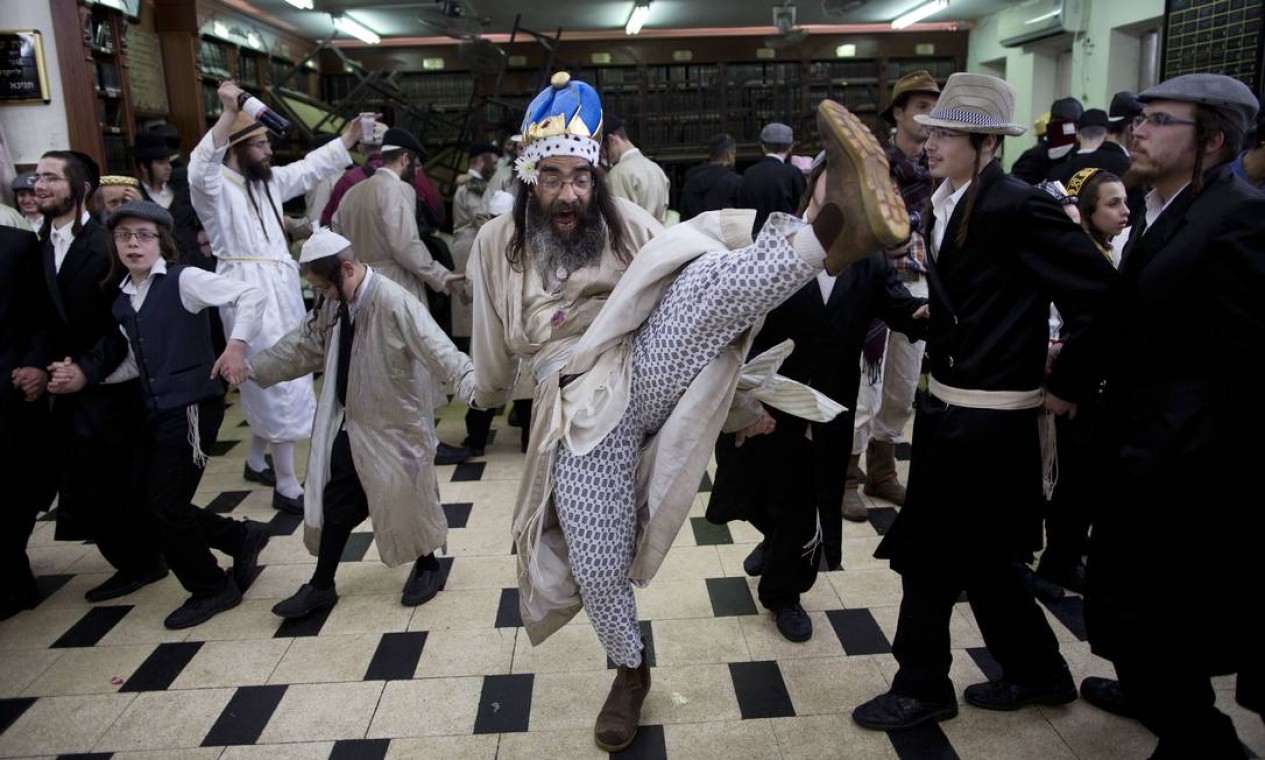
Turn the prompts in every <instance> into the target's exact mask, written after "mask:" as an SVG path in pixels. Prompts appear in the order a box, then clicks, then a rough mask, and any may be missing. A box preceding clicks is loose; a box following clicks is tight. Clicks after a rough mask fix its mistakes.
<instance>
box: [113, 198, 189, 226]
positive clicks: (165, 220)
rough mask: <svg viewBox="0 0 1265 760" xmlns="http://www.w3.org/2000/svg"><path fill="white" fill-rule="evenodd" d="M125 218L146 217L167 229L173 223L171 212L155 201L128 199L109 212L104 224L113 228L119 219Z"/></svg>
mask: <svg viewBox="0 0 1265 760" xmlns="http://www.w3.org/2000/svg"><path fill="white" fill-rule="evenodd" d="M126 218H131V219H147V220H149V221H151V222H155V223H157V224H158V225H159V226H160V227H166V228H167V229H169V230H170V229H171V225H172V224H173V222H172V219H171V214H169V213H168V212H167V209H165V208H163V207H162V206H159V205H158V204H157V203H154V202H153V201H128V202H127V203H124V204H123V205H122V206H119V207H118V208H117V209H115V210H114V213H113V214H110V218H109V220H108V221H106V223H105V226H106V227H109V228H110V229H114V228H115V227H116V226H118V223H119V222H120V221H122V220H123V219H126Z"/></svg>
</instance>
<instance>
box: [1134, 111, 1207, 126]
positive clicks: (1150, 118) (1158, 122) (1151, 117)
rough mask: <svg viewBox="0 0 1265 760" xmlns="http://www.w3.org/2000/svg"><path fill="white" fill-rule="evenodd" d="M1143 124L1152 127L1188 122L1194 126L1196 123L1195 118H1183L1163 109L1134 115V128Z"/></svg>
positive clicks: (1187, 123)
mask: <svg viewBox="0 0 1265 760" xmlns="http://www.w3.org/2000/svg"><path fill="white" fill-rule="evenodd" d="M1143 124H1147V125H1150V126H1152V127H1167V126H1169V125H1171V124H1186V125H1191V126H1193V125H1194V124H1195V120H1194V119H1181V118H1178V117H1176V116H1173V115H1171V114H1166V113H1164V112H1163V111H1157V112H1155V113H1143V114H1138V115H1137V116H1134V117H1133V128H1134V129H1137V128H1139V127H1141V126H1142V125H1143Z"/></svg>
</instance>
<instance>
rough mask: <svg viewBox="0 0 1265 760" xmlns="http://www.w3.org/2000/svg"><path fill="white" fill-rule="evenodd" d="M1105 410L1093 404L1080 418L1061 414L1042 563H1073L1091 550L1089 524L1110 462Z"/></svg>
mask: <svg viewBox="0 0 1265 760" xmlns="http://www.w3.org/2000/svg"><path fill="white" fill-rule="evenodd" d="M1100 414H1101V412H1099V410H1098V409H1097V408H1096V407H1095V406H1094V405H1093V404H1092V403H1091V404H1085V405H1083V406H1082V407H1081V411H1080V412H1079V413H1078V414H1077V416H1076V419H1074V420H1069V419H1067V417H1059V418H1058V419H1057V420H1056V421H1055V423H1054V424H1055V426H1056V429H1057V434H1058V457H1059V482H1058V486H1057V487H1056V488H1055V489H1054V497H1053V498H1052V499H1051V500H1050V503H1049V506H1048V508H1047V511H1046V518H1045V553H1044V554H1043V555H1042V557H1041V561H1042V563H1052V564H1055V565H1059V564H1062V565H1073V564H1076V563H1078V562H1080V560H1081V558H1082V557H1084V556H1085V555H1086V554H1087V553H1088V552H1089V526H1090V522H1091V520H1092V516H1093V514H1094V513H1095V511H1096V510H1097V509H1098V508H1099V504H1101V502H1102V499H1101V493H1102V489H1103V475H1104V473H1102V468H1103V464H1104V462H1105V461H1106V453H1105V451H1104V450H1103V447H1102V445H1101V443H1100V442H1099V441H1100V440H1101V438H1100V434H1101V432H1102V430H1101V425H1100V417H1099V415H1100Z"/></svg>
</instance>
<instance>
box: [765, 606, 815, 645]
mask: <svg viewBox="0 0 1265 760" xmlns="http://www.w3.org/2000/svg"><path fill="white" fill-rule="evenodd" d="M773 618H774V620H776V621H777V630H778V632H779V633H781V634H782V636H783V638H785V639H786V640H787V641H794V642H797V643H798V642H801V641H808V640H809V639H811V638H812V637H813V619H812V618H810V617H809V616H808V613H807V612H804V608H803V607H802V606H800V605H799V604H798V603H796V604H788V605H787V606H785V607H778V608H777V609H775V610H773Z"/></svg>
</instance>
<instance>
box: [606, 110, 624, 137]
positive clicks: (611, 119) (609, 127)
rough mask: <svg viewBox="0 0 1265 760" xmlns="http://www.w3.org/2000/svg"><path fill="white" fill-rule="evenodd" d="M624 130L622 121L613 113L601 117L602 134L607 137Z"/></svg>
mask: <svg viewBox="0 0 1265 760" xmlns="http://www.w3.org/2000/svg"><path fill="white" fill-rule="evenodd" d="M623 128H624V120H623V119H621V118H619V117H618V116H616V115H615V114H613V113H606V114H603V115H602V134H604V135H609V134H613V133H615V132H618V131H619V130H621V129H623Z"/></svg>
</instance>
